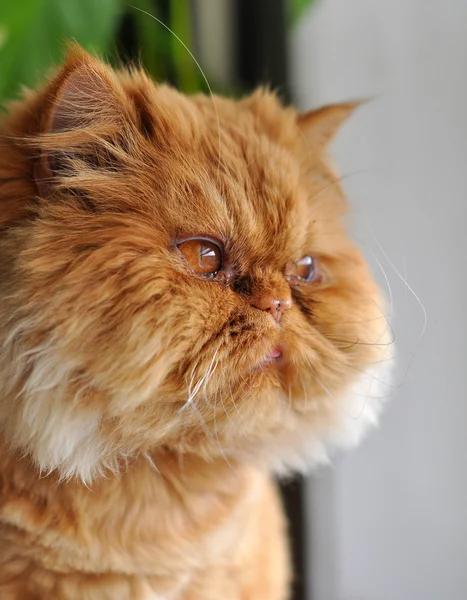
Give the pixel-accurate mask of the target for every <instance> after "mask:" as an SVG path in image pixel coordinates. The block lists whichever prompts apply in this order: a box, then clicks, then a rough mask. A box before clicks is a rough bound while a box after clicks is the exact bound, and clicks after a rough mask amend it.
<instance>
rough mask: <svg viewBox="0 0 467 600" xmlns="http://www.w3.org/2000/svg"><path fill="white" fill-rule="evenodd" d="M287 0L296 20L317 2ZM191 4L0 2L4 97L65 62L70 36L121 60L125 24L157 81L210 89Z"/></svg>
mask: <svg viewBox="0 0 467 600" xmlns="http://www.w3.org/2000/svg"><path fill="white" fill-rule="evenodd" d="M211 1H214V0H211ZM252 1H254V0H252ZM288 1H289V2H290V5H289V6H290V15H291V20H292V22H295V21H296V20H297V19H298V18H299V17H300V15H301V14H302V13H303V11H304V10H305V8H306V7H307V6H308V5H309V4H311V3H312V1H313V0H288ZM191 8H192V3H191V2H190V0H165V1H164V2H162V1H159V0H0V102H3V101H4V100H6V99H10V98H13V97H15V96H16V95H17V94H18V92H19V90H20V88H21V87H22V86H27V87H32V86H34V85H36V84H37V82H38V81H40V80H41V78H42V77H43V76H44V74H45V73H47V71H48V70H49V69H51V67H52V66H54V65H57V64H58V63H60V61H61V60H62V57H63V48H64V42H65V41H66V40H70V39H74V40H76V41H77V42H78V43H79V44H81V45H82V46H83V47H84V48H85V49H86V50H88V51H89V52H91V53H95V54H98V55H105V56H106V57H107V58H109V59H110V60H111V61H113V62H118V60H119V57H118V50H119V44H118V38H119V37H121V33H122V30H125V31H128V30H129V31H130V32H131V34H132V35H133V37H134V40H135V46H136V47H135V54H136V55H138V56H139V58H140V60H141V63H142V64H143V65H144V67H145V68H146V70H147V71H148V72H149V73H150V75H152V76H153V77H154V78H155V79H158V80H167V79H168V80H171V81H172V82H173V83H174V84H176V85H177V87H178V88H179V89H181V90H182V91H184V92H193V91H196V90H200V89H204V90H205V82H204V79H203V77H202V75H201V73H200V71H199V69H198V67H197V65H196V63H195V61H194V60H193V57H192V56H191V54H190V52H189V51H188V49H190V50H191V49H192V48H193V46H194V43H193V42H194V40H193V35H194V31H193V30H194V27H193V18H192V10H191ZM171 31H172V32H174V34H175V35H174V34H172V33H171ZM181 42H183V43H181ZM122 58H127V57H125V56H123V57H122Z"/></svg>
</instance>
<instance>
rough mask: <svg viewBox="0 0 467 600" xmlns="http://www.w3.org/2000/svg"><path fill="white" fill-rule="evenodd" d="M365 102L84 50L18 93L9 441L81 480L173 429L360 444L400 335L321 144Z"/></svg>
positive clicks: (244, 442)
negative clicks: (184, 87) (300, 100)
mask: <svg viewBox="0 0 467 600" xmlns="http://www.w3.org/2000/svg"><path fill="white" fill-rule="evenodd" d="M352 108H353V106H352V105H338V106H331V107H327V108H323V109H321V110H318V111H315V112H312V113H308V114H306V115H298V114H297V113H296V112H295V111H294V110H293V109H290V108H287V109H286V108H283V107H282V106H281V105H280V103H279V102H278V100H277V99H276V97H275V96H274V95H273V94H271V93H269V92H266V91H258V92H256V93H255V94H253V95H252V96H250V97H248V98H246V99H244V100H241V101H232V100H226V99H222V98H219V97H214V98H210V97H203V96H194V97H191V98H188V97H185V96H183V95H182V94H180V93H178V92H177V91H175V90H174V89H171V88H170V87H167V86H165V85H156V84H154V83H153V82H151V81H150V80H148V78H147V77H146V76H145V75H144V74H143V73H141V72H140V71H137V70H135V71H133V72H131V73H115V72H113V71H112V70H111V69H110V68H109V67H108V66H106V65H104V64H102V63H101V62H99V61H98V60H96V59H94V58H91V57H90V56H88V55H87V54H85V53H84V52H82V51H81V50H80V49H78V48H75V49H74V50H72V52H71V53H70V56H69V58H68V60H67V62H66V64H65V66H64V67H63V68H62V70H61V71H60V72H59V73H58V75H57V76H56V77H55V79H53V80H52V81H51V82H50V83H49V84H48V85H47V86H46V88H45V89H43V90H41V91H39V92H34V93H30V94H29V95H28V97H27V98H26V99H25V100H24V101H23V102H21V103H17V104H16V105H13V106H12V109H11V111H10V112H11V114H10V116H8V117H6V118H5V120H4V123H3V126H2V145H3V146H4V147H6V151H5V152H4V153H3V155H2V158H1V159H0V177H1V178H2V182H1V183H2V187H0V255H1V257H2V258H1V264H0V298H1V302H0V343H1V356H0V427H1V431H2V432H3V435H4V436H5V437H6V439H7V440H8V441H9V442H10V443H11V444H12V445H13V446H14V447H16V448H18V449H20V450H21V451H23V452H27V453H29V454H30V455H31V456H32V457H33V458H34V460H35V461H36V462H37V464H38V466H39V467H40V468H41V469H42V470H53V469H58V471H59V472H60V473H61V474H62V475H63V476H71V475H77V476H78V477H81V478H82V479H84V480H90V479H92V477H93V476H95V475H96V474H98V473H99V472H100V471H101V470H102V469H103V468H105V467H110V468H116V467H117V466H118V464H119V462H120V461H121V460H124V459H127V458H128V457H132V456H135V455H138V454H140V453H152V456H154V451H155V450H156V453H157V449H158V448H164V449H170V450H173V451H175V452H180V453H183V452H192V453H196V454H199V455H201V456H203V457H206V458H207V459H213V458H216V457H225V458H226V459H227V460H229V459H230V460H236V459H237V458H239V459H242V460H248V461H258V462H260V463H263V464H264V463H269V464H272V465H273V466H274V468H276V469H277V470H281V469H283V468H286V469H287V468H298V467H300V466H301V464H302V463H303V461H305V462H306V461H310V460H311V461H316V460H319V459H322V458H323V457H324V455H325V447H326V446H327V445H329V444H330V445H335V444H336V445H337V444H344V445H345V444H349V443H354V442H356V441H357V440H358V439H359V438H360V435H361V433H362V432H363V431H364V430H365V429H366V427H367V425H369V424H371V423H374V422H375V420H376V415H377V413H378V410H379V406H380V403H381V400H380V399H378V398H377V397H378V396H382V395H384V389H383V392H382V390H381V387H382V384H381V381H384V378H385V375H384V372H385V369H386V365H387V364H388V362H389V361H388V360H387V359H389V353H388V351H387V346H388V338H389V334H388V325H387V322H386V319H385V317H384V312H383V308H382V300H381V297H380V294H379V291H378V289H377V287H376V285H375V283H374V281H373V279H372V277H371V275H370V273H369V270H368V268H367V265H366V263H365V260H364V259H363V257H362V255H361V254H360V252H359V251H358V250H357V249H356V247H355V246H354V244H353V243H352V242H351V240H350V239H349V237H348V235H347V233H346V231H345V228H344V226H343V224H342V222H341V219H342V216H343V214H344V213H345V212H346V201H345V199H344V197H343V193H342V190H341V188H340V186H339V183H338V178H337V176H336V174H335V172H334V170H333V168H332V167H331V165H330V161H329V159H328V156H327V151H326V148H327V145H328V143H329V142H330V140H331V138H332V137H333V135H334V133H335V132H336V131H337V129H338V127H339V125H340V124H341V123H342V122H343V120H344V119H345V118H346V116H347V115H348V114H349V113H350V112H351V110H352ZM389 341H390V340H389Z"/></svg>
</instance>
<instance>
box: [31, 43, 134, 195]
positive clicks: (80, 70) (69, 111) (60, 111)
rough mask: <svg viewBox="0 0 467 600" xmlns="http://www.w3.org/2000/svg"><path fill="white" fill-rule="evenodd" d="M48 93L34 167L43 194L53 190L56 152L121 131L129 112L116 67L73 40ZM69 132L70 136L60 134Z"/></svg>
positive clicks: (63, 151) (67, 150) (66, 152)
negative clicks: (38, 149)
mask: <svg viewBox="0 0 467 600" xmlns="http://www.w3.org/2000/svg"><path fill="white" fill-rule="evenodd" d="M45 94H46V98H47V99H48V102H47V110H46V111H45V114H44V116H43V121H42V133H43V134H45V136H44V137H43V140H42V152H41V154H40V156H39V157H38V159H37V161H36V163H35V166H34V179H35V181H36V185H37V188H38V191H39V195H40V196H41V197H46V196H48V195H49V194H50V188H51V182H52V181H53V178H54V176H55V175H57V173H58V169H57V162H56V160H55V158H54V156H57V155H61V156H62V157H63V156H66V155H67V154H72V153H73V149H75V150H76V149H77V148H78V147H79V145H80V144H83V142H82V141H81V142H80V141H79V140H80V139H81V140H83V139H85V138H86V136H87V139H88V143H89V139H90V138H91V137H92V138H93V139H97V138H98V137H99V136H100V137H101V138H104V137H107V138H108V137H111V136H112V135H113V134H115V133H116V132H117V131H119V130H120V128H121V125H122V123H123V121H124V117H125V93H124V91H123V89H122V87H121V85H120V83H119V81H118V79H117V78H116V76H115V75H114V73H113V71H112V69H111V68H110V67H108V66H107V65H105V64H104V63H102V62H101V61H100V60H98V59H97V58H94V57H93V56H91V55H90V54H88V53H87V52H85V51H84V50H83V49H82V48H81V47H80V46H78V45H77V44H75V43H73V44H70V46H69V49H68V53H67V58H66V61H65V64H64V65H63V67H62V68H61V69H60V71H59V72H58V74H57V75H56V77H55V78H54V79H53V80H52V81H51V82H50V84H49V86H48V88H47V89H46V91H45ZM67 133H70V135H69V136H67V137H60V136H63V135H64V134H65V135H66V134H67ZM96 133H97V134H98V135H97V136H96V135H95V134H96ZM54 134H57V136H56V135H54Z"/></svg>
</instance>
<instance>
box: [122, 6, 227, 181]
mask: <svg viewBox="0 0 467 600" xmlns="http://www.w3.org/2000/svg"><path fill="white" fill-rule="evenodd" d="M130 6H131V8H133V9H135V10H138V11H139V12H141V13H143V14H145V15H146V16H148V17H150V18H151V19H154V21H157V22H158V23H159V25H162V27H164V28H165V29H166V30H167V31H168V32H169V33H170V34H171V35H173V36H174V38H175V39H176V40H177V41H178V42H180V44H181V45H182V46H183V48H184V49H185V50H186V51H187V52H188V54H189V55H190V57H191V59H192V60H193V62H194V63H195V65H196V67H197V68H198V70H199V72H200V73H201V76H202V77H203V79H204V82H205V84H206V87H207V88H208V90H209V95H210V97H211V100H212V104H213V106H214V111H215V113H216V120H217V136H218V156H217V176H219V170H220V164H221V126H220V120H219V112H218V110H217V105H216V101H215V99H214V93H213V91H212V88H211V85H210V83H209V81H208V78H207V77H206V74H205V73H204V71H203V69H202V68H201V65H200V64H199V62H198V61H197V60H196V58H195V56H194V54H193V52H191V50H190V49H189V48H188V46H187V45H186V44H185V43H184V42H183V41H182V40H181V39H180V38H179V36H178V35H177V34H176V33H175V32H174V31H172V29H170V27H169V26H168V25H166V24H165V23H164V22H163V21H161V20H160V19H158V18H157V17H156V16H155V15H153V14H151V13H149V12H147V11H146V10H143V9H142V8H139V7H138V6H134V5H133V4H130Z"/></svg>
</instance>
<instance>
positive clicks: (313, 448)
mask: <svg viewBox="0 0 467 600" xmlns="http://www.w3.org/2000/svg"><path fill="white" fill-rule="evenodd" d="M392 370H393V361H392V360H388V361H385V362H381V363H379V364H378V365H377V366H375V367H374V368H372V369H368V370H367V371H366V372H364V373H363V372H362V374H361V375H360V376H359V377H358V379H356V380H355V381H354V383H353V384H352V385H351V386H350V387H349V389H348V390H347V391H346V392H344V393H343V394H342V395H341V396H338V397H336V398H335V404H334V405H333V407H332V414H331V415H330V416H329V415H327V416H324V415H323V418H322V419H321V418H320V416H319V415H317V414H316V410H315V409H314V410H310V411H309V412H308V413H307V411H306V410H303V412H301V415H300V417H299V418H298V419H297V420H296V421H295V423H294V426H293V427H290V428H286V429H284V431H283V432H282V433H279V434H278V435H276V436H275V437H274V439H270V440H268V442H266V443H265V444H264V445H263V446H262V447H257V448H255V449H254V451H253V452H251V453H250V452H248V454H246V453H243V452H242V453H241V455H242V458H243V459H244V460H246V461H248V462H250V463H254V464H257V465H258V464H259V465H262V466H263V467H266V468H267V469H268V470H271V471H273V472H274V473H275V474H276V475H278V476H280V477H287V476H290V475H291V474H293V473H296V472H299V473H307V472H309V471H310V470H311V469H313V468H314V467H316V466H318V465H323V464H328V463H329V462H330V461H331V459H332V457H333V456H334V455H335V453H336V451H338V450H346V449H350V448H353V447H355V446H357V445H358V444H359V443H360V442H361V440H362V439H363V438H364V436H365V435H366V434H367V432H368V431H370V430H371V429H372V428H374V427H377V426H378V420H379V415H380V413H381V411H382V409H383V407H384V404H385V401H386V400H387V399H388V398H389V397H390V395H391V389H392V385H391V373H392ZM320 421H322V424H321V426H319V423H320Z"/></svg>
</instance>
